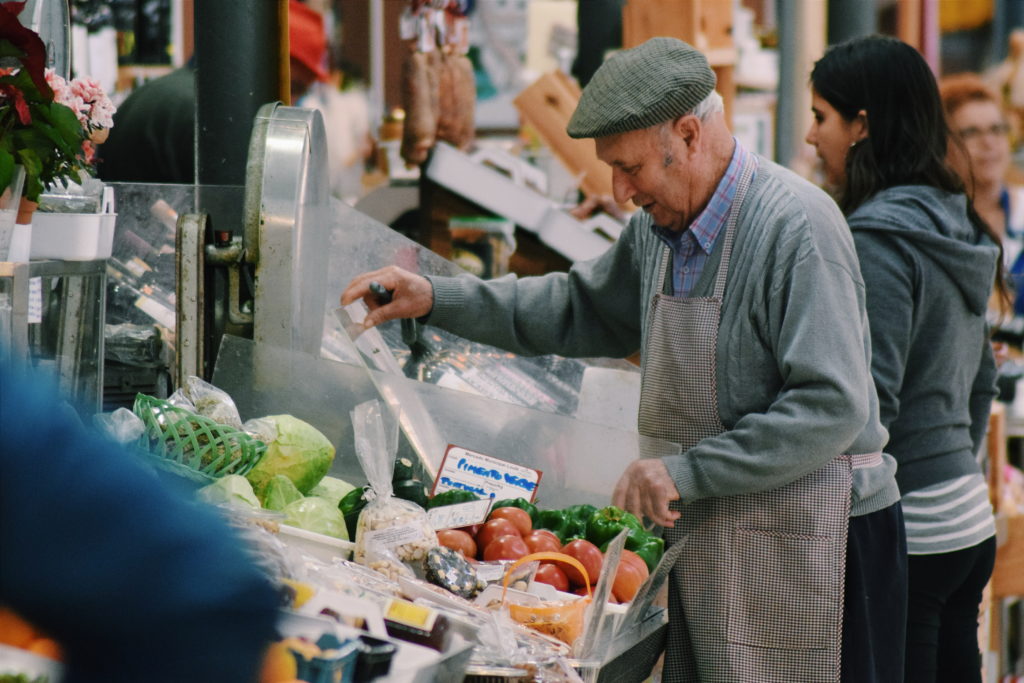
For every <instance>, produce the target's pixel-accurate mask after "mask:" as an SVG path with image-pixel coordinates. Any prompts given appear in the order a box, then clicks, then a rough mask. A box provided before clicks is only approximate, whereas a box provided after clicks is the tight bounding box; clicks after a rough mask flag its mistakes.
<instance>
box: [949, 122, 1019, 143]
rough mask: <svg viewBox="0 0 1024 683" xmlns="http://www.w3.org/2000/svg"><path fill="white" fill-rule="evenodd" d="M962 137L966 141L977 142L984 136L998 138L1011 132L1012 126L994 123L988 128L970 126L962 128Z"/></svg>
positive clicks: (960, 131)
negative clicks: (976, 140)
mask: <svg viewBox="0 0 1024 683" xmlns="http://www.w3.org/2000/svg"><path fill="white" fill-rule="evenodd" d="M958 132H959V133H960V137H961V138H962V139H963V140H964V141H968V140H975V139H977V138H980V137H981V136H982V135H990V136H992V137H995V138H998V137H1002V136H1004V135H1006V134H1007V133H1009V132H1010V124H1008V123H993V124H992V125H991V126H989V127H988V128H979V127H978V126H968V127H967V128H961V129H960V130H959V131H958Z"/></svg>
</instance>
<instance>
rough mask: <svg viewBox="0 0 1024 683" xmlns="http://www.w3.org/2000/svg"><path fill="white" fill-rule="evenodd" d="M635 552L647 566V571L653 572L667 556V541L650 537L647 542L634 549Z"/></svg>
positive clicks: (657, 537)
mask: <svg viewBox="0 0 1024 683" xmlns="http://www.w3.org/2000/svg"><path fill="white" fill-rule="evenodd" d="M633 552H634V553H636V554H637V555H639V556H640V559H642V560H643V561H644V563H645V564H647V570H648V571H651V572H653V571H654V568H655V567H657V566H658V562H660V561H661V556H662V555H664V554H665V539H663V538H661V537H659V536H650V535H649V537H648V539H647V541H645V542H644V543H642V544H641V545H639V546H637V547H636V548H635V549H633Z"/></svg>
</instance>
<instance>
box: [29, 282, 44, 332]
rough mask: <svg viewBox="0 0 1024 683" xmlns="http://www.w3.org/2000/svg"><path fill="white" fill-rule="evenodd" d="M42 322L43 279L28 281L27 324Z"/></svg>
mask: <svg viewBox="0 0 1024 683" xmlns="http://www.w3.org/2000/svg"><path fill="white" fill-rule="evenodd" d="M41 322H43V278H41V277H30V278H29V279H28V324H29V325H31V324H32V323H41Z"/></svg>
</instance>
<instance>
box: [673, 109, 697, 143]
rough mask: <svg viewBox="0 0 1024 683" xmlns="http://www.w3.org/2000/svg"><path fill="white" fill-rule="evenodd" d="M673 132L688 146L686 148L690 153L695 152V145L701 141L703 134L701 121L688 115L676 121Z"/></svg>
mask: <svg viewBox="0 0 1024 683" xmlns="http://www.w3.org/2000/svg"><path fill="white" fill-rule="evenodd" d="M672 130H673V132H674V133H675V134H676V135H678V136H679V138H680V139H681V140H682V141H683V143H685V144H686V148H687V150H688V151H690V152H692V151H694V149H695V148H694V143H696V142H698V141H700V136H701V133H702V132H703V131H702V129H701V122H700V119H698V118H697V117H696V116H694V115H693V114H686V115H685V116H680V117H679V118H678V119H676V120H675V122H674V123H673V124H672Z"/></svg>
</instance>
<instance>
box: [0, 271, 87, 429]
mask: <svg viewBox="0 0 1024 683" xmlns="http://www.w3.org/2000/svg"><path fill="white" fill-rule="evenodd" d="M106 279H107V275H106V261H104V260H98V261H29V262H21V263H15V262H3V263H0V354H3V355H4V356H5V357H6V359H10V360H13V361H14V362H16V363H20V364H31V365H32V366H33V367H36V368H39V369H42V370H46V371H50V372H52V373H53V375H54V376H55V377H56V378H57V380H58V381H59V383H60V387H61V390H62V391H63V392H64V394H65V395H67V396H70V397H73V398H74V400H75V401H76V403H77V407H78V408H79V410H80V411H81V412H82V414H83V415H88V414H92V413H95V412H97V411H98V410H99V409H100V406H101V403H102V397H103V346H104V340H103V329H104V327H103V321H104V318H105V315H106Z"/></svg>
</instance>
